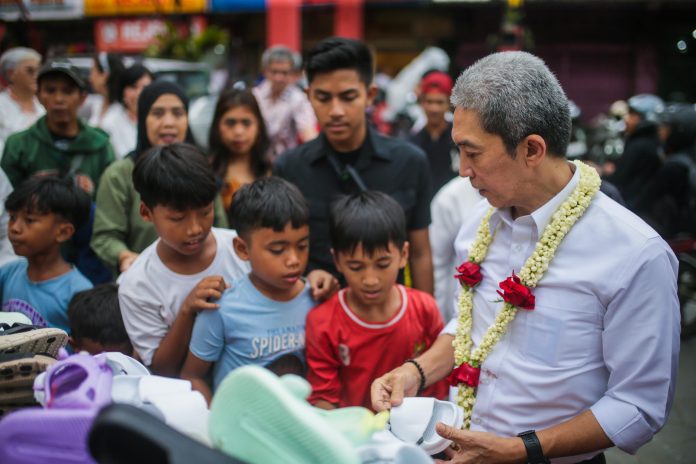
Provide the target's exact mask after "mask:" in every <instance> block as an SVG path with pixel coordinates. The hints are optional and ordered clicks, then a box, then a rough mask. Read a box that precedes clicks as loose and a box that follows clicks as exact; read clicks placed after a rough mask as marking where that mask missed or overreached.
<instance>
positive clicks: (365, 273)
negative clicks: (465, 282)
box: [306, 192, 447, 409]
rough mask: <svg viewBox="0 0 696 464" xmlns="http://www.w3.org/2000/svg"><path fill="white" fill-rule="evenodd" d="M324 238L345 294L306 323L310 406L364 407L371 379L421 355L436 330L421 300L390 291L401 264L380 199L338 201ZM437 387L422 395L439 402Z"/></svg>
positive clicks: (386, 202) (397, 219)
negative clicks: (341, 276)
mask: <svg viewBox="0 0 696 464" xmlns="http://www.w3.org/2000/svg"><path fill="white" fill-rule="evenodd" d="M329 231H330V235H331V242H332V250H331V252H332V254H333V257H334V261H335V264H336V268H337V269H338V271H339V272H341V273H342V274H343V276H344V277H345V279H346V282H347V283H348V287H347V288H345V289H343V290H341V291H340V292H339V293H338V294H337V295H335V296H334V297H333V298H331V299H330V300H328V301H326V302H325V303H323V304H322V305H320V306H318V307H317V308H315V309H313V310H312V311H311V312H310V313H309V316H308V317H307V329H306V330H307V365H308V374H307V380H309V382H310V384H311V385H312V394H311V395H310V397H309V401H310V402H311V403H312V404H314V405H315V406H318V407H321V408H325V409H332V408H335V407H346V406H364V407H366V408H370V407H371V401H370V384H371V383H372V381H373V380H374V379H376V378H377V377H379V376H381V375H383V374H384V373H385V372H389V371H390V370H391V369H393V368H395V367H396V366H400V365H402V364H403V363H404V362H406V361H407V360H409V359H412V358H414V357H416V356H418V354H420V353H421V352H423V351H425V350H426V349H427V348H428V347H429V346H430V345H431V344H432V343H433V342H434V341H435V339H436V338H437V336H438V334H439V333H440V331H441V330H442V328H443V323H442V318H441V316H440V312H439V310H438V308H437V305H436V304H435V301H434V300H433V297H432V296H430V295H429V294H427V293H424V292H421V291H418V290H415V289H410V288H406V287H403V286H401V285H397V284H396V278H397V275H398V273H399V270H400V269H401V268H403V267H404V266H405V265H406V262H407V260H408V247H409V244H408V242H407V241H406V234H407V233H406V220H405V217H404V212H403V209H402V208H401V206H399V204H398V203H397V202H396V201H395V200H393V199H392V198H391V197H389V196H388V195H386V194H384V193H381V192H362V193H358V194H354V195H351V196H348V197H343V198H341V199H339V200H338V201H337V202H336V203H334V205H333V206H332V209H331V216H330V222H329ZM446 393H447V386H446V385H445V384H444V383H442V382H440V383H438V384H436V385H433V386H431V387H429V388H427V389H426V390H425V391H423V395H424V396H435V397H438V398H443V397H444V396H445V395H446Z"/></svg>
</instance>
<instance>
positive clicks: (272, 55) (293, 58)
mask: <svg viewBox="0 0 696 464" xmlns="http://www.w3.org/2000/svg"><path fill="white" fill-rule="evenodd" d="M274 61H289V62H290V64H292V68H293V69H294V70H300V69H302V56H301V55H300V54H299V53H297V52H293V51H292V50H290V49H289V48H288V47H286V46H285V45H276V46H274V47H271V48H268V49H266V51H265V52H263V55H261V67H262V68H263V69H266V68H268V65H270V64H271V63H272V62H274Z"/></svg>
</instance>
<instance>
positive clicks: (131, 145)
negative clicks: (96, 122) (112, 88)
mask: <svg viewBox="0 0 696 464" xmlns="http://www.w3.org/2000/svg"><path fill="white" fill-rule="evenodd" d="M101 128H102V129H104V130H105V131H106V132H107V133H108V134H109V138H110V139H111V146H112V147H113V148H114V154H115V155H116V159H123V158H124V157H125V156H126V155H127V154H128V153H130V152H131V151H133V150H135V143H136V139H137V136H138V129H137V124H136V122H135V121H133V120H132V119H131V118H130V117H129V116H128V111H126V108H125V107H124V106H123V105H121V104H120V103H114V104H112V105H111V106H109V109H107V110H106V113H104V117H103V118H102V120H101Z"/></svg>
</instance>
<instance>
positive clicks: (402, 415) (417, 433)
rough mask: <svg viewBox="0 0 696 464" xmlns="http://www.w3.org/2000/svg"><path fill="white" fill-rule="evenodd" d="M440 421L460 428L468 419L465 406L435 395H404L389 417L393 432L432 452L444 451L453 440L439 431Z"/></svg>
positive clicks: (404, 439) (406, 440)
mask: <svg viewBox="0 0 696 464" xmlns="http://www.w3.org/2000/svg"><path fill="white" fill-rule="evenodd" d="M438 422H442V423H443V424H446V425H449V426H451V427H454V428H456V429H459V428H461V427H462V424H463V423H464V410H463V409H462V408H461V407H459V406H457V405H456V404H454V403H451V402H449V401H440V400H436V399H435V398H404V401H403V403H401V404H400V405H399V406H396V407H393V408H392V409H391V414H390V418H389V426H390V430H391V433H392V434H393V435H394V436H395V437H396V438H398V439H400V440H402V441H404V442H406V443H411V444H414V445H416V446H418V447H420V448H422V449H423V450H424V451H425V452H426V453H428V454H430V455H433V454H437V453H439V452H441V451H444V449H445V448H447V447H448V446H449V445H450V443H451V441H450V440H447V439H446V438H443V437H441V436H440V435H438V434H437V432H436V431H435V425H436V424H437V423H438Z"/></svg>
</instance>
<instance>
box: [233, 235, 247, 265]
mask: <svg viewBox="0 0 696 464" xmlns="http://www.w3.org/2000/svg"><path fill="white" fill-rule="evenodd" d="M232 248H234V252H235V253H237V256H239V259H241V260H242V261H249V245H248V244H247V242H246V241H245V240H244V239H243V238H242V237H240V236H236V237H235V238H233V239H232Z"/></svg>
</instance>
